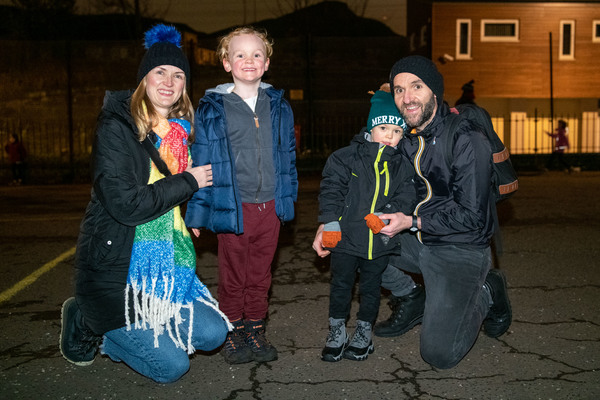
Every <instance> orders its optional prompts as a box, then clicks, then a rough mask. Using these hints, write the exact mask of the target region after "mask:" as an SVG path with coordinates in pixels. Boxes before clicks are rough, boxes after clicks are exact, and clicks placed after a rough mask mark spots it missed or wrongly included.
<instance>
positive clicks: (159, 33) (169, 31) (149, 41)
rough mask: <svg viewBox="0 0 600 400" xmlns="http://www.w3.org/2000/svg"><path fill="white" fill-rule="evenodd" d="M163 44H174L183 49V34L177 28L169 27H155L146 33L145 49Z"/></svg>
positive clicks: (160, 25)
mask: <svg viewBox="0 0 600 400" xmlns="http://www.w3.org/2000/svg"><path fill="white" fill-rule="evenodd" d="M161 42H169V43H173V44H174V45H175V46H177V47H179V48H181V33H179V31H178V30H177V29H175V27H173V26H168V25H163V24H159V25H155V26H154V27H152V28H150V29H148V30H147V31H146V33H144V47H145V48H146V49H150V47H152V45H154V44H156V43H161Z"/></svg>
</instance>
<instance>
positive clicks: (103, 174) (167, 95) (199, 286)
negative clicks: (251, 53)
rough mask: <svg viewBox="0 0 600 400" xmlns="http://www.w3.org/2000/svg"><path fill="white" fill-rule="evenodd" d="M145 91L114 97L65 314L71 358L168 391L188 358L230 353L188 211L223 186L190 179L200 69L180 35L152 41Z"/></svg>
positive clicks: (201, 173) (150, 37)
mask: <svg viewBox="0 0 600 400" xmlns="http://www.w3.org/2000/svg"><path fill="white" fill-rule="evenodd" d="M145 39H146V40H145V46H146V48H147V49H148V50H147V52H146V54H145V55H144V57H143V59H142V61H141V63H140V66H139V69H138V75H137V83H138V86H137V89H136V90H135V91H120V92H108V93H107V95H106V97H105V99H104V105H103V107H102V111H101V113H100V116H99V118H98V124H97V128H96V135H95V141H94V146H93V153H92V167H93V177H92V180H93V187H92V199H91V201H90V203H89V204H88V206H87V210H86V213H85V216H84V218H83V221H82V223H81V228H80V234H79V238H78V241H77V253H76V257H75V270H76V276H75V277H76V282H75V297H71V298H69V299H67V300H66V301H65V302H64V304H63V307H62V329H61V337H60V350H61V353H62V355H63V356H64V358H66V359H67V361H69V362H71V363H73V364H76V365H81V366H83V365H89V364H91V363H92V362H93V361H94V358H95V355H96V352H97V351H98V348H99V346H100V344H101V343H102V345H101V347H100V350H101V352H102V353H103V354H106V355H108V356H109V357H110V358H111V359H112V360H113V361H116V362H124V363H125V364H127V365H128V366H129V367H131V368H132V369H134V370H135V371H137V372H139V373H140V374H142V375H144V376H146V377H148V378H150V379H152V380H154V381H156V382H159V383H170V382H174V381H176V380H178V379H179V378H180V377H181V376H183V375H184V374H185V373H186V372H187V371H188V369H189V367H190V361H189V355H190V354H193V353H194V352H195V351H196V350H204V351H210V350H214V349H215V348H217V347H219V346H220V345H221V344H223V342H224V340H225V337H226V336H227V332H228V329H229V328H230V327H231V325H230V324H229V323H228V321H227V318H226V317H225V316H224V315H223V313H221V312H220V311H219V309H218V306H217V303H216V301H215V300H214V299H213V297H212V296H211V294H210V293H209V291H208V289H207V288H206V286H204V284H203V283H202V282H200V280H199V279H198V276H197V275H196V253H195V251H194V246H193V243H192V239H191V236H190V234H189V233H188V231H187V229H186V226H185V224H184V222H183V219H182V217H181V214H180V209H179V205H180V204H181V203H183V202H185V201H186V200H188V199H189V198H190V197H191V196H192V194H193V193H194V192H196V191H197V190H198V189H199V188H203V187H206V186H210V185H211V184H212V169H211V166H210V165H202V166H197V167H191V165H190V164H191V162H190V161H189V157H188V146H187V145H188V142H189V141H192V140H193V129H192V123H193V108H192V104H191V102H190V99H189V97H188V95H187V91H186V82H187V78H188V76H189V74H190V66H189V64H188V61H187V58H186V56H185V54H184V53H183V52H182V51H181V49H180V42H181V35H180V33H179V32H178V31H177V30H176V29H175V28H173V27H171V26H165V25H156V26H155V27H153V28H152V29H150V30H149V31H148V32H146V35H145Z"/></svg>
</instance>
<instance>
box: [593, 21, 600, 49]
mask: <svg viewBox="0 0 600 400" xmlns="http://www.w3.org/2000/svg"><path fill="white" fill-rule="evenodd" d="M592 42H594V43H600V20H594V21H592Z"/></svg>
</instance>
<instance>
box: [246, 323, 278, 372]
mask: <svg viewBox="0 0 600 400" xmlns="http://www.w3.org/2000/svg"><path fill="white" fill-rule="evenodd" d="M244 324H245V325H246V345H247V346H248V347H249V348H250V350H251V352H252V354H253V355H254V361H258V362H267V361H275V360H277V349H276V348H275V346H273V345H272V344H271V342H269V340H268V339H267V337H266V336H265V321H264V320H262V319H258V320H253V319H250V320H244Z"/></svg>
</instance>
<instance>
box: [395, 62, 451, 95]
mask: <svg viewBox="0 0 600 400" xmlns="http://www.w3.org/2000/svg"><path fill="white" fill-rule="evenodd" d="M402 72H408V73H411V74H413V75H416V76H418V77H419V78H421V80H422V81H423V82H424V83H425V84H426V85H427V86H428V87H429V89H431V91H432V92H433V94H435V96H436V98H437V103H438V105H439V104H442V101H443V98H444V77H442V74H440V73H439V72H438V70H437V67H436V66H435V64H434V63H433V61H431V60H430V59H428V58H425V57H423V56H408V57H404V58H401V59H400V60H398V61H396V64H394V66H393V67H392V71H391V72H390V87H391V88H392V93H394V89H393V88H394V78H395V77H396V75H398V74H401V73H402Z"/></svg>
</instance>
